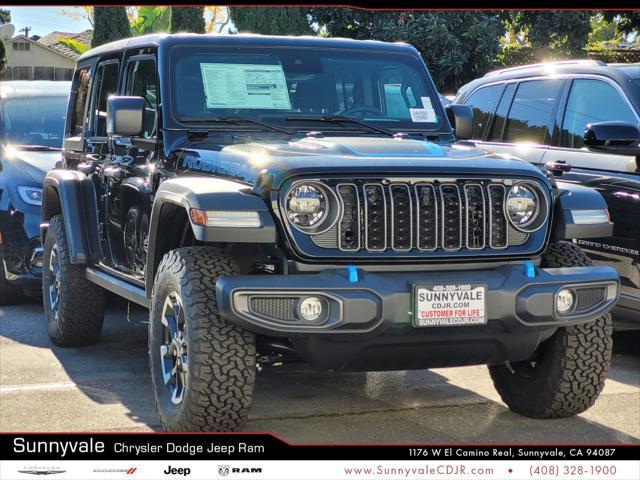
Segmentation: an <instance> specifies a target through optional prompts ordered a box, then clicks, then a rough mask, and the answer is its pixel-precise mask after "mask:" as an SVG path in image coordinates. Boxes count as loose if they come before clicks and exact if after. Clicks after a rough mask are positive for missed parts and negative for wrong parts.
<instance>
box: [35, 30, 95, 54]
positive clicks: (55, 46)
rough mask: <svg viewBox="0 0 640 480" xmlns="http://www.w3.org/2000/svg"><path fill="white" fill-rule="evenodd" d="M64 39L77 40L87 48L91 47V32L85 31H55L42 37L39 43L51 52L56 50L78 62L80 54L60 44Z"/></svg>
mask: <svg viewBox="0 0 640 480" xmlns="http://www.w3.org/2000/svg"><path fill="white" fill-rule="evenodd" d="M63 38H69V39H72V40H75V41H76V42H80V43H83V44H85V45H87V46H90V45H91V30H85V31H84V32H80V33H69V32H58V31H55V32H51V33H49V34H47V35H45V36H44V37H41V38H40V39H39V40H38V43H40V44H42V45H44V46H46V47H49V48H50V49H51V50H54V51H55V52H57V53H59V54H61V55H64V56H65V57H68V58H70V59H72V60H77V59H78V58H79V57H80V54H79V53H76V52H74V51H73V50H71V49H70V48H68V47H66V46H65V45H63V44H62V43H60V40H61V39H63Z"/></svg>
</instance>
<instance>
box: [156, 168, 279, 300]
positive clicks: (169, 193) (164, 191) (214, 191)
mask: <svg viewBox="0 0 640 480" xmlns="http://www.w3.org/2000/svg"><path fill="white" fill-rule="evenodd" d="M168 205H170V206H173V207H174V208H175V207H176V206H177V207H180V208H182V209H184V210H185V213H186V215H187V218H188V221H189V225H190V228H191V231H192V232H193V236H194V238H195V239H196V240H198V241H199V242H205V243H268V244H275V243H276V238H277V237H276V226H275V223H274V221H273V217H272V215H271V213H270V211H269V207H268V205H267V203H266V202H265V201H264V200H263V199H262V198H260V197H259V196H257V195H255V194H254V193H252V192H251V188H250V187H248V186H247V185H245V184H243V183H239V182H236V181H233V180H228V179H222V178H207V177H193V176H190V177H181V178H173V179H170V180H165V181H164V182H162V184H161V185H160V188H158V191H157V192H156V194H155V197H154V201H153V208H152V209H151V218H150V220H149V249H148V251H147V264H146V268H145V270H146V275H145V277H146V278H145V289H146V292H147V296H149V295H150V293H151V290H152V289H153V282H154V278H155V273H156V268H157V265H158V264H159V262H160V260H161V256H162V255H163V254H164V253H166V252H162V248H160V251H159V252H158V251H157V250H158V248H157V245H158V239H159V236H161V235H162V227H161V223H162V219H163V209H165V207H167V206H168ZM192 208H195V209H199V210H217V211H236V212H238V211H251V212H257V213H258V216H259V218H260V223H261V225H260V226H256V227H220V226H216V227H212V226H207V227H204V226H201V225H196V224H194V223H193V221H192V220H191V216H190V215H189V210H191V209H192Z"/></svg>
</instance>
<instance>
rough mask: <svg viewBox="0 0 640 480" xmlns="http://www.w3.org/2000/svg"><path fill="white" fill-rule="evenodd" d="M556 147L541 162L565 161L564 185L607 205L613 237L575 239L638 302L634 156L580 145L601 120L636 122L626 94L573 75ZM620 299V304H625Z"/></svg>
mask: <svg viewBox="0 0 640 480" xmlns="http://www.w3.org/2000/svg"><path fill="white" fill-rule="evenodd" d="M558 118H559V122H558V123H559V125H560V129H559V137H558V142H557V143H558V145H557V146H553V147H550V148H549V149H548V151H547V153H546V154H545V156H544V161H545V162H557V161H559V160H561V161H564V162H566V163H567V164H568V165H570V166H571V170H570V171H569V172H566V173H564V174H562V175H561V177H559V178H561V179H562V180H563V181H567V182H573V183H580V184H582V185H585V186H588V187H592V188H595V189H596V190H598V191H599V192H600V194H601V195H602V196H603V197H604V199H605V201H606V202H607V206H608V207H609V212H610V214H611V220H612V221H613V222H614V236H613V237H610V238H601V239H589V240H577V242H578V243H579V244H580V246H581V247H583V248H584V249H585V250H587V251H588V253H589V256H591V258H592V259H593V260H594V262H595V263H598V264H606V265H612V266H614V267H615V268H616V269H617V270H618V272H619V274H620V276H621V281H622V295H623V297H625V296H627V297H634V298H636V299H637V300H636V302H638V301H640V253H639V251H640V171H639V170H638V168H639V166H638V164H637V163H636V159H635V158H634V157H632V156H625V155H611V154H604V153H596V152H591V151H589V150H587V149H586V148H585V147H584V143H583V134H584V129H585V126H586V125H587V124H589V123H595V122H603V121H625V122H630V123H635V124H638V123H640V117H639V116H638V113H637V112H636V111H635V109H634V108H633V106H632V105H631V103H630V102H629V101H628V99H627V98H626V97H625V95H624V92H623V91H622V90H621V89H619V88H618V87H617V86H616V85H615V84H614V83H612V82H611V81H609V80H608V79H606V78H604V77H602V78H593V77H591V78H589V77H584V78H580V77H576V78H574V79H572V80H571V85H570V89H569V95H568V97H567V99H566V101H564V102H563V105H562V108H561V110H560V112H559V115H558ZM625 300H628V299H625V298H623V299H622V301H623V302H624V301H625Z"/></svg>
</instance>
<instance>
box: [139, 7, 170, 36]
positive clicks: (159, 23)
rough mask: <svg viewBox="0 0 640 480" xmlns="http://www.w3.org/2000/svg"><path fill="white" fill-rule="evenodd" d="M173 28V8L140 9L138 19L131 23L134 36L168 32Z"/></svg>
mask: <svg viewBox="0 0 640 480" xmlns="http://www.w3.org/2000/svg"><path fill="white" fill-rule="evenodd" d="M170 28H171V7H166V6H164V7H138V9H137V18H136V19H135V20H133V21H132V23H131V33H132V34H133V35H146V34H148V33H155V32H168V31H169V29H170Z"/></svg>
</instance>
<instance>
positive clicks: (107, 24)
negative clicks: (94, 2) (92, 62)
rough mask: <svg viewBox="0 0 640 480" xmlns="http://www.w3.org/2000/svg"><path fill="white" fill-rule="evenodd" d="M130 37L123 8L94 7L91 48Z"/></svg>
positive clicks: (127, 21)
mask: <svg viewBox="0 0 640 480" xmlns="http://www.w3.org/2000/svg"><path fill="white" fill-rule="evenodd" d="M130 36H131V28H130V26H129V19H128V18H127V10H126V8H125V7H94V8H93V37H92V38H91V47H92V48H93V47H97V46H98V45H102V44H104V43H109V42H113V41H114V40H120V39H121V38H127V37H130Z"/></svg>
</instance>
